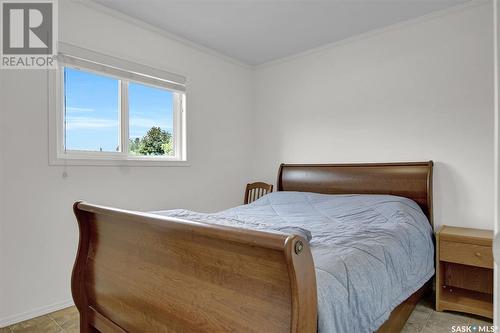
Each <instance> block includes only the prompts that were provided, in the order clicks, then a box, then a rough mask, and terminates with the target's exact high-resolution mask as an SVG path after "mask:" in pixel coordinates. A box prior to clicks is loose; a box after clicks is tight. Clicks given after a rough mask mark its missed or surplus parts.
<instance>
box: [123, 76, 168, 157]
mask: <svg viewBox="0 0 500 333" xmlns="http://www.w3.org/2000/svg"><path fill="white" fill-rule="evenodd" d="M173 97H174V96H173V93H172V92H171V91H169V90H166V89H162V88H156V87H151V86H147V85H143V84H139V83H133V82H131V83H129V86H128V100H129V153H130V154H131V155H150V156H151V155H160V156H174V149H173V148H174V147H173V127H174V126H173V124H174V121H173V110H174V105H173V100H174V99H173Z"/></svg>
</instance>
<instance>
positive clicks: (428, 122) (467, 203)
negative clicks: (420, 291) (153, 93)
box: [254, 2, 494, 229]
mask: <svg viewBox="0 0 500 333" xmlns="http://www.w3.org/2000/svg"><path fill="white" fill-rule="evenodd" d="M491 13H492V4H491V2H487V3H483V4H480V5H474V6H470V5H469V6H465V7H462V8H461V9H458V10H452V11H446V12H442V13H440V14H439V15H436V14H434V15H431V16H429V17H426V18H421V19H418V20H415V21H413V22H409V23H405V24H399V25H397V26H394V27H391V28H388V29H384V30H382V31H378V32H376V33H370V34H367V35H365V36H362V37H358V38H353V39H351V40H349V41H346V42H343V43H339V44H337V45H333V46H331V47H326V48H322V49H320V50H316V51H313V52H309V53H307V54H304V55H301V56H298V57H292V58H290V59H286V60H282V61H278V62H275V63H272V64H269V65H265V66H262V67H260V68H258V69H257V70H256V72H255V77H254V79H255V103H256V104H255V105H256V106H255V110H254V113H255V115H254V116H255V119H256V123H255V128H256V133H255V134H256V135H255V138H256V140H257V141H256V145H255V146H256V149H255V152H254V157H255V158H254V161H255V165H254V176H255V178H257V179H262V180H264V181H270V182H274V181H275V179H276V169H277V166H278V165H279V163H281V162H286V163H294V162H305V163H314V162H326V163H330V162H339V163H343V162H379V161H423V160H430V159H432V160H434V161H435V162H436V164H435V175H434V184H435V187H434V208H435V212H434V217H435V223H436V225H442V224H448V225H460V226H470V227H477V228H488V229H493V226H494V224H493V154H492V152H493V90H494V89H493V43H492V40H493V29H492V27H493V20H492V14H491Z"/></svg>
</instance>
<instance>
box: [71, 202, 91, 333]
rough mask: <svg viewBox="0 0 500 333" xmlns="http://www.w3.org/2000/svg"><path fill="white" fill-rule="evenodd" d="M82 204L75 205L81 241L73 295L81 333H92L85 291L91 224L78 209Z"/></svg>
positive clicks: (74, 210)
mask: <svg viewBox="0 0 500 333" xmlns="http://www.w3.org/2000/svg"><path fill="white" fill-rule="evenodd" d="M80 202H81V201H77V202H75V203H74V205H73V212H74V213H75V216H76V219H77V222H78V230H79V232H80V239H79V241H78V251H77V254H76V260H75V264H74V265H73V273H72V276H71V294H72V295H73V300H74V302H75V305H76V307H77V309H78V311H79V313H80V333H91V332H95V329H94V328H93V327H92V326H91V325H90V322H89V316H88V312H89V311H88V307H89V305H88V301H87V293H86V291H85V281H86V278H85V264H86V262H87V254H88V251H89V228H88V226H89V224H88V223H86V222H87V217H86V216H84V215H85V212H84V211H81V210H79V209H78V204H80Z"/></svg>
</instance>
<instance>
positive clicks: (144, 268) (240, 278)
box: [71, 161, 433, 333]
mask: <svg viewBox="0 0 500 333" xmlns="http://www.w3.org/2000/svg"><path fill="white" fill-rule="evenodd" d="M432 165H433V164H432V162H431V161H429V162H417V163H384V164H337V165H304V164H302V165H296V164H295V165H287V164H282V165H281V166H280V169H279V173H278V181H277V187H278V191H304V192H318V193H326V194H392V195H398V196H403V197H407V198H410V199H412V200H414V201H415V202H417V203H418V204H419V206H420V207H421V208H422V210H423V211H424V213H425V214H426V215H427V217H428V219H429V221H430V223H431V224H432ZM74 212H75V215H76V217H77V220H78V225H79V230H80V241H79V246H78V253H77V257H76V261H75V265H74V268H73V275H72V281H71V287H72V294H73V299H74V301H75V304H76V306H77V308H78V311H79V313H80V331H81V332H103V333H108V332H109V333H111V332H229V331H230V332H266V333H273V332H304V333H313V332H316V331H317V296H316V277H315V271H314V265H313V260H312V256H311V251H310V248H309V245H308V242H307V241H306V240H305V239H303V238H301V237H300V236H297V235H289V236H287V235H280V234H276V233H267V232H260V231H252V230H248V229H241V228H233V227H225V226H220V225H213V224H211V225H210V224H204V223H198V222H192V221H186V220H179V219H175V218H168V217H162V216H158V215H153V214H148V213H139V212H131V211H126V210H120V209H114V208H107V207H102V206H96V205H91V204H88V203H85V202H76V203H75V205H74ZM428 287H429V283H427V284H426V285H425V286H424V287H422V288H421V289H420V290H418V291H417V292H415V293H414V294H413V295H412V296H410V297H409V298H408V299H407V300H406V301H405V302H403V303H401V304H400V305H399V306H398V307H396V308H395V309H394V310H393V311H392V313H391V316H390V318H389V319H388V320H387V321H386V322H385V323H384V324H383V325H382V326H381V327H380V328H379V329H378V330H377V332H379V333H381V332H391V333H392V332H398V331H400V330H401V328H402V327H403V326H404V324H405V322H406V320H407V318H408V316H409V315H410V313H411V312H412V310H413V308H414V307H415V305H416V303H417V302H418V301H419V299H420V298H421V296H422V294H423V293H424V292H425V291H426V290H427V289H428Z"/></svg>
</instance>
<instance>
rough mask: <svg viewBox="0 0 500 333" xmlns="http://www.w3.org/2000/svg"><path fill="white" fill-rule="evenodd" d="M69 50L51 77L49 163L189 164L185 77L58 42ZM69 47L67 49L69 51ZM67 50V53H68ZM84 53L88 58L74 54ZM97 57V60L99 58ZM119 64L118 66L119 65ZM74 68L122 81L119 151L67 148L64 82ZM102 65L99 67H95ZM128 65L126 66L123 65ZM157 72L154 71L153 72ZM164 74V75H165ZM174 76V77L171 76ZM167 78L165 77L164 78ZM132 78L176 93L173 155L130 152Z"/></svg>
mask: <svg viewBox="0 0 500 333" xmlns="http://www.w3.org/2000/svg"><path fill="white" fill-rule="evenodd" d="M61 49H64V50H68V51H69V52H71V54H72V56H67V55H65V54H63V55H62V56H61V55H60V57H59V64H58V70H57V71H56V73H55V75H52V76H51V77H49V86H51V87H53V88H55V89H54V90H55V91H54V93H53V94H51V95H52V98H50V100H51V101H52V102H53V103H51V104H52V105H49V110H51V112H50V114H51V115H52V117H49V118H52V119H49V124H50V125H53V126H55V129H54V128H49V131H50V133H51V138H50V140H49V141H50V142H49V147H50V152H49V153H50V164H52V165H130V166H134V165H137V166H186V165H188V164H187V156H186V92H185V78H183V77H181V76H177V75H175V74H170V73H167V72H163V71H160V70H156V69H152V68H149V67H146V66H143V65H139V64H135V63H130V62H128V61H125V60H121V59H117V58H114V57H110V56H107V55H102V54H98V53H95V52H93V51H89V50H86V49H81V48H78V47H75V46H72V45H69V44H63V45H62V47H61V44H60V45H59V50H60V51H61ZM68 51H66V52H68ZM69 52H68V53H69ZM73 54H82V56H86V58H79V57H78V56H77V57H75V56H73ZM96 60H98V61H96ZM117 65H118V66H119V67H118V66H117ZM65 67H68V68H73V69H78V70H82V71H86V72H89V73H95V74H98V75H103V76H107V77H111V78H114V79H117V80H118V83H119V85H120V86H119V89H118V92H119V96H117V97H118V98H119V103H118V105H119V145H120V151H118V152H99V151H83V150H66V149H65V123H64V122H65V101H64V99H65V91H64V89H65V82H64V68H65ZM96 68H97V69H100V70H96ZM122 68H127V69H122ZM152 74H154V75H152ZM162 74H163V75H162ZM172 77H173V79H171V78H172ZM164 78H165V79H164ZM130 82H133V83H138V84H142V85H147V86H151V87H155V88H160V89H166V90H169V91H171V92H172V94H173V133H172V140H173V150H174V155H173V156H153V155H150V156H144V155H130V154H129V152H128V146H129V110H128V85H129V83H130Z"/></svg>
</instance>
